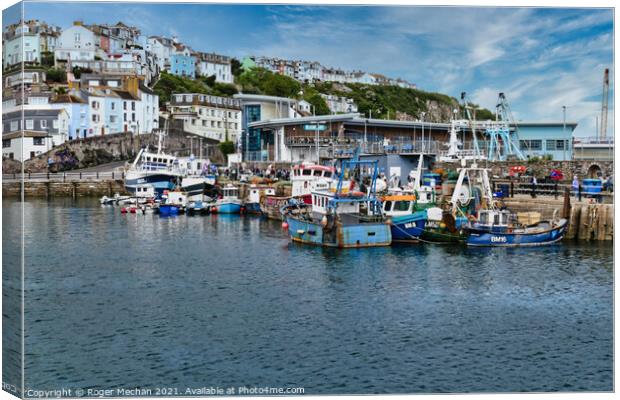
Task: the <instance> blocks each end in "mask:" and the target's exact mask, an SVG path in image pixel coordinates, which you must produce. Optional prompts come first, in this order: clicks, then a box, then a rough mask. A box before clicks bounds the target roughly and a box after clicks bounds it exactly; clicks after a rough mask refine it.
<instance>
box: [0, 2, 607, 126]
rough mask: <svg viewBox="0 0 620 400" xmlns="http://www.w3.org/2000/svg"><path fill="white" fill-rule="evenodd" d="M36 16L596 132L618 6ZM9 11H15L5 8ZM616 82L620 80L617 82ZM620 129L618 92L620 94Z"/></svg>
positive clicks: (66, 6)
mask: <svg viewBox="0 0 620 400" xmlns="http://www.w3.org/2000/svg"><path fill="white" fill-rule="evenodd" d="M24 12H25V17H26V18H27V19H30V18H37V19H40V20H45V21H47V22H49V23H52V24H56V25H59V26H61V27H67V26H69V25H71V23H72V21H73V20H76V19H82V20H83V21H84V22H86V23H93V22H97V23H114V22H117V21H119V20H122V21H123V22H125V23H127V24H132V25H135V26H138V27H139V28H141V30H142V31H143V33H145V34H148V35H152V34H160V35H166V36H172V35H176V36H178V38H179V40H181V41H182V42H184V43H186V44H188V45H190V46H191V47H193V48H194V49H196V50H201V51H214V52H218V53H221V54H226V55H231V56H236V57H243V56H245V55H267V56H278V57H283V58H296V59H307V60H316V61H319V62H321V63H322V64H324V65H327V66H334V67H341V68H344V69H361V70H365V71H368V72H378V73H383V74H385V75H387V76H390V77H402V78H405V79H407V80H409V81H411V82H414V83H416V84H417V85H418V87H420V88H421V89H424V90H429V91H439V92H443V93H446V94H449V95H452V96H455V97H458V96H459V94H460V92H461V91H466V92H467V93H468V95H469V97H470V99H471V100H473V101H475V102H477V103H479V104H480V105H482V106H484V107H487V108H489V109H493V107H494V106H495V102H496V100H497V94H498V93H499V92H500V91H501V92H504V93H506V96H507V98H508V100H509V102H510V104H511V106H512V109H513V112H514V114H515V117H516V118H517V119H523V120H561V119H562V106H563V105H565V106H567V118H568V120H570V121H577V122H579V127H578V129H577V131H576V134H577V135H579V136H591V135H595V130H594V126H595V117H596V116H599V115H600V108H601V93H602V80H603V70H604V69H605V68H610V69H611V72H612V77H613V28H614V27H613V12H612V10H611V9H601V8H599V9H593V8H590V9H577V8H572V9H571V8H490V7H486V8H473V7H413V6H411V7H409V6H393V7H383V6H382V7H379V6H340V7H335V6H301V5H289V6H286V5H282V6H280V5H208V4H154V3H151V4H149V3H61V2H47V3H39V2H26V3H25V6H24ZM5 17H8V15H5ZM612 88H613V82H612ZM610 101H611V102H612V104H610V115H609V120H610V128H609V134H611V133H612V132H613V92H612V93H611V95H610Z"/></svg>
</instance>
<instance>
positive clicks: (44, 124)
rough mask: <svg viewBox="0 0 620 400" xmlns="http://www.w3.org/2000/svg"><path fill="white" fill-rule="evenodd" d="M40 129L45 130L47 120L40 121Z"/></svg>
mask: <svg viewBox="0 0 620 400" xmlns="http://www.w3.org/2000/svg"><path fill="white" fill-rule="evenodd" d="M41 128H42V129H45V128H47V120H46V119H42V120H41Z"/></svg>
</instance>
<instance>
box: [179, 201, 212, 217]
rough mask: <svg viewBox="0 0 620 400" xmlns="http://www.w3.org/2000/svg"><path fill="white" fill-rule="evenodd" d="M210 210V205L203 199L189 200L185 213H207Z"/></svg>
mask: <svg viewBox="0 0 620 400" xmlns="http://www.w3.org/2000/svg"><path fill="white" fill-rule="evenodd" d="M210 210H211V207H210V205H209V204H208V203H207V202H205V201H203V200H190V201H189V203H188V204H187V208H186V211H185V212H186V214H187V215H205V214H209V212H210Z"/></svg>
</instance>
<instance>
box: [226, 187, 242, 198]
mask: <svg viewBox="0 0 620 400" xmlns="http://www.w3.org/2000/svg"><path fill="white" fill-rule="evenodd" d="M222 197H223V198H225V199H227V198H228V199H230V198H233V199H238V198H239V188H237V187H235V186H226V187H224V188H223V189H222Z"/></svg>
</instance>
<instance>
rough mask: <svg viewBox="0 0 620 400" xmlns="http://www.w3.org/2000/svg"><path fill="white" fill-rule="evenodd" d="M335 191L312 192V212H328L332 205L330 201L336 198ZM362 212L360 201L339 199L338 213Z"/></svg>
mask: <svg viewBox="0 0 620 400" xmlns="http://www.w3.org/2000/svg"><path fill="white" fill-rule="evenodd" d="M334 198H335V193H334V192H331V191H320V192H312V212H314V213H318V214H327V213H328V209H330V208H332V209H333V207H330V205H329V202H330V201H331V200H334ZM359 212H360V202H359V201H350V202H349V201H342V199H340V200H339V201H338V206H337V207H336V213H338V214H358V213H359Z"/></svg>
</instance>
